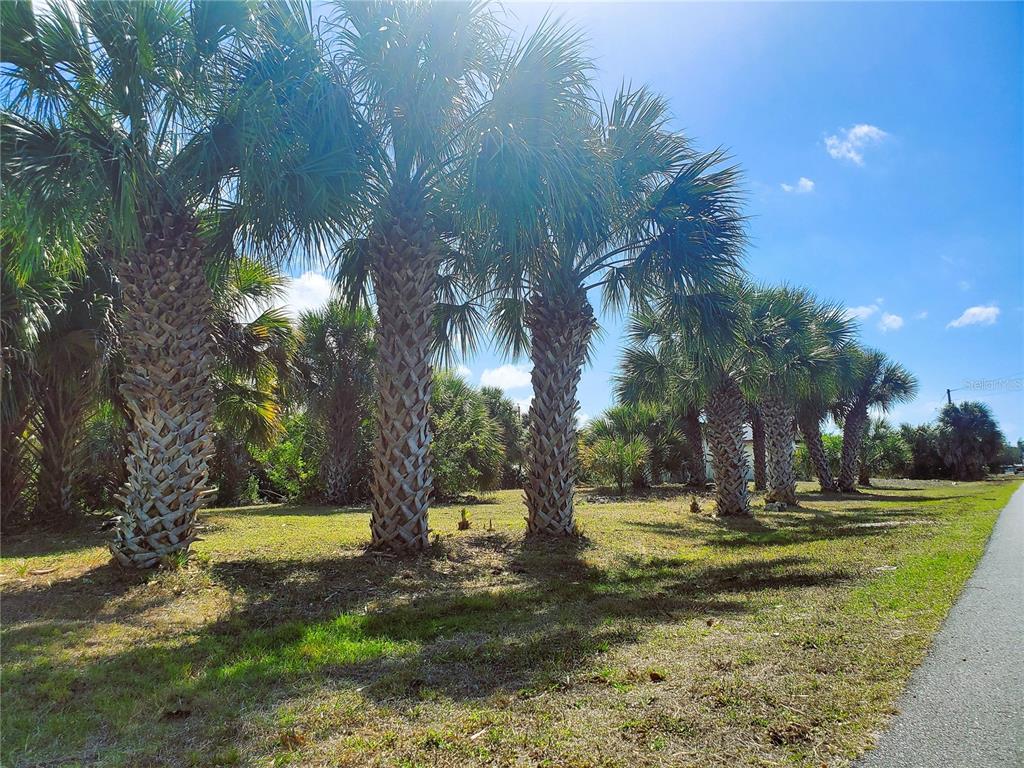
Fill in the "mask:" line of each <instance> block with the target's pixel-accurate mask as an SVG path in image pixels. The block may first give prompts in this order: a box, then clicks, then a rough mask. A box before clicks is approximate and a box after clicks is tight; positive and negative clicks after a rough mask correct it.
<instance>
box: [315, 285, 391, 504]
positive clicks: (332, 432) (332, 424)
mask: <svg viewBox="0 0 1024 768" xmlns="http://www.w3.org/2000/svg"><path fill="white" fill-rule="evenodd" d="M299 331H300V333H301V334H302V345H301V347H300V351H299V369H300V375H301V381H302V384H303V390H304V393H305V396H306V403H307V404H308V406H309V408H310V410H311V412H312V413H313V414H314V415H315V416H316V417H317V418H318V419H320V420H322V422H323V424H324V432H325V436H326V450H325V451H324V455H323V457H322V460H321V465H320V472H321V478H322V480H323V483H324V495H325V498H326V500H327V501H328V502H329V503H331V504H339V505H343V504H349V503H351V502H352V501H353V500H354V497H353V491H354V485H355V483H354V481H355V478H354V472H355V470H356V461H357V448H358V445H357V442H358V433H359V424H360V422H361V421H362V420H363V418H364V417H365V414H366V409H367V401H368V399H369V397H370V395H371V393H372V391H373V387H374V358H375V355H376V347H375V344H374V322H373V315H372V314H371V312H370V311H369V310H368V309H365V308H356V309H350V308H348V307H347V306H345V305H344V304H343V303H342V302H341V301H339V300H337V299H335V300H332V301H330V302H328V303H327V304H326V305H325V306H324V307H322V308H321V309H319V310H315V311H312V312H306V313H304V314H302V315H301V316H300V318H299Z"/></svg>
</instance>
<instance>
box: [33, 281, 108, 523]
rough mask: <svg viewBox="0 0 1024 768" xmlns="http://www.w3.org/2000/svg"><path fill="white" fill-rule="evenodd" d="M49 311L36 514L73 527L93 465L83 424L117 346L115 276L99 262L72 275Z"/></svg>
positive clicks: (42, 340)
mask: <svg viewBox="0 0 1024 768" xmlns="http://www.w3.org/2000/svg"><path fill="white" fill-rule="evenodd" d="M47 315H48V320H47V323H46V329H45V331H44V332H43V333H42V334H41V335H40V337H39V341H38V349H37V352H36V354H35V367H36V374H37V378H36V387H35V400H36V408H35V413H34V418H33V422H34V425H35V434H36V437H37V440H38V444H39V475H38V477H37V480H36V492H37V493H36V517H37V519H38V520H39V521H40V522H43V523H46V524H56V525H68V524H69V523H71V522H72V520H73V518H74V516H75V512H76V510H75V498H74V491H75V490H76V488H75V486H76V484H77V480H78V478H79V477H80V473H81V472H82V471H83V470H84V469H87V464H86V462H87V457H84V456H82V454H81V450H80V444H81V441H82V438H83V437H84V434H83V427H84V423H85V419H86V417H87V415H88V412H89V409H90V408H91V407H92V406H93V405H94V404H95V401H96V398H97V396H98V394H99V391H100V387H101V384H102V381H103V378H104V377H105V375H106V370H105V368H106V359H107V357H108V356H109V354H110V349H111V342H112V336H113V324H112V320H113V317H112V315H113V298H112V290H111V285H110V278H109V275H108V274H107V273H106V272H105V270H103V269H102V267H101V266H99V265H93V268H92V273H91V274H88V275H84V276H77V277H74V278H72V280H71V281H70V282H69V285H68V290H67V291H65V292H64V294H63V295H62V296H61V298H60V301H59V302H55V303H53V304H51V305H50V306H48V307H47Z"/></svg>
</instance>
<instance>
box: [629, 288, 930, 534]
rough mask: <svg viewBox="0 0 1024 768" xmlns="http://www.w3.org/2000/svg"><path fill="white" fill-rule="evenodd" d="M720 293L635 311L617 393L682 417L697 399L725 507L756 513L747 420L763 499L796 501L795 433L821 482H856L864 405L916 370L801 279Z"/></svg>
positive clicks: (898, 397)
mask: <svg viewBox="0 0 1024 768" xmlns="http://www.w3.org/2000/svg"><path fill="white" fill-rule="evenodd" d="M715 304H716V305H717V306H714V307H712V306H711V305H710V304H709V303H704V304H701V305H696V306H692V307H685V308H684V309H683V310H682V311H681V312H680V311H678V310H677V309H676V308H674V307H673V308H670V309H669V310H668V311H642V312H635V313H634V314H633V317H632V319H631V323H630V329H629V334H630V345H629V346H628V348H627V349H626V350H625V353H624V356H623V360H622V368H621V372H620V374H619V375H618V377H617V390H618V395H619V397H620V399H621V400H622V401H624V403H626V404H640V403H657V404H660V406H661V407H662V408H663V409H665V410H666V412H668V413H674V414H679V415H680V416H679V417H678V418H679V421H680V423H683V422H684V420H685V419H686V416H684V414H692V413H694V412H696V411H703V413H704V414H705V424H704V426H705V434H704V437H705V439H706V441H707V444H708V448H709V449H710V453H711V457H712V469H713V473H714V478H715V486H716V502H717V511H718V514H720V515H749V514H751V507H750V498H749V493H748V485H747V477H748V472H749V469H750V468H749V465H748V462H749V460H748V455H747V451H746V449H745V442H746V439H745V438H746V429H747V425H748V424H749V425H750V428H751V433H752V437H753V458H754V463H755V467H754V473H753V474H754V487H755V489H756V490H764V492H765V500H766V501H767V502H769V503H781V504H795V503H796V472H795V467H794V451H795V446H796V441H797V439H798V437H802V439H803V441H804V442H805V444H806V446H807V450H808V453H809V456H810V459H811V464H812V467H813V469H814V472H815V475H816V476H817V479H818V482H819V484H820V486H821V490H822V491H824V492H836V491H842V492H852V491H854V490H855V485H856V483H857V480H858V479H859V475H858V472H857V469H858V465H859V458H860V456H861V446H862V444H863V436H864V427H865V425H866V423H867V421H868V414H869V410H871V409H875V410H881V411H886V410H888V409H889V408H890V407H891V406H892V405H893V404H895V403H897V402H901V401H905V400H907V399H910V398H912V397H913V396H914V394H915V393H916V388H917V383H916V380H915V379H914V377H913V375H912V374H910V373H909V372H908V371H907V370H905V369H904V368H903V367H902V366H900V365H899V364H898V363H895V362H893V361H890V360H888V359H887V358H886V357H885V355H884V354H882V353H881V352H878V351H875V350H868V349H864V348H863V347H861V346H860V345H858V344H857V343H856V325H855V323H854V322H853V321H852V320H851V319H850V317H849V315H848V314H847V313H846V312H845V311H844V309H843V308H842V307H841V306H839V305H836V304H832V303H829V302H823V301H821V300H819V299H817V298H816V297H815V296H814V295H813V294H812V293H811V292H809V291H808V290H806V289H802V288H794V287H791V286H763V285H755V284H752V283H750V282H749V281H746V280H743V279H738V280H736V281H735V282H733V283H732V284H731V286H730V287H729V288H728V290H727V291H726V292H724V293H723V294H722V295H720V296H718V297H716V298H715ZM829 416H831V417H832V418H834V419H835V421H836V422H837V423H838V424H840V425H842V427H843V453H842V456H843V460H842V463H841V470H840V473H839V476H838V478H836V477H833V475H832V472H831V470H830V468H829V463H828V460H827V458H826V455H825V450H824V447H823V445H822V431H821V430H822V424H823V422H824V421H825V419H826V418H827V417H829ZM699 439H700V437H699V433H698V434H697V436H696V437H693V438H690V442H695V441H698V440H699ZM698 444H699V443H698ZM758 465H760V466H758ZM691 476H692V473H691ZM700 479H701V478H700V477H698V478H697V480H698V482H700Z"/></svg>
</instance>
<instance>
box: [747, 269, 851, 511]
mask: <svg viewBox="0 0 1024 768" xmlns="http://www.w3.org/2000/svg"><path fill="white" fill-rule="evenodd" d="M749 302H750V324H749V326H748V331H749V335H748V337H747V339H746V345H747V347H748V348H749V350H750V352H751V353H752V355H753V356H754V357H753V358H752V360H751V362H752V365H753V366H754V369H755V371H756V374H755V375H756V379H757V389H758V393H759V398H758V406H759V407H758V410H759V411H760V413H761V417H762V418H763V420H764V426H765V443H766V455H767V466H766V470H767V471H766V480H767V484H766V490H765V500H766V501H768V502H781V503H783V504H796V503H797V499H796V472H795V467H794V449H795V436H796V435H795V430H796V415H795V410H796V406H797V403H798V402H799V396H800V394H801V393H806V392H809V391H811V390H812V389H814V388H815V387H816V386H817V381H818V378H819V376H821V375H822V374H823V373H824V372H825V371H826V370H827V369H828V366H829V365H830V364H831V363H832V361H833V360H834V358H835V354H836V350H837V349H841V348H842V347H844V346H845V345H847V344H848V343H849V341H850V339H851V337H852V334H853V331H854V326H853V324H852V323H851V322H850V321H849V320H848V319H847V318H846V316H845V314H844V312H843V310H842V308H841V307H839V306H838V305H833V304H822V303H820V302H818V301H817V300H816V299H815V298H814V296H812V295H811V294H810V293H809V292H808V291H807V290H805V289H799V288H792V287H789V286H780V287H768V288H759V289H755V290H754V291H752V292H751V293H750V297H749Z"/></svg>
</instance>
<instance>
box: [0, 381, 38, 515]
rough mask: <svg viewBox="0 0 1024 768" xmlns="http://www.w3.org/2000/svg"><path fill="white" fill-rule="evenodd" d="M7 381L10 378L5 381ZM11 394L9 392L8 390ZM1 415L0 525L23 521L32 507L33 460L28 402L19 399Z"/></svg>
mask: <svg viewBox="0 0 1024 768" xmlns="http://www.w3.org/2000/svg"><path fill="white" fill-rule="evenodd" d="M4 384H7V382H4ZM5 394H9V393H5ZM4 417H5V418H3V419H0V525H2V526H6V525H9V524H11V523H13V522H16V521H19V520H21V519H23V518H24V517H25V516H26V513H27V512H28V511H29V510H28V508H29V493H28V491H29V485H30V483H29V481H30V479H31V464H32V462H31V461H30V457H29V445H28V440H27V439H26V437H25V433H26V430H27V429H28V424H29V420H30V413H29V407H28V403H27V402H24V403H18V404H17V407H16V408H15V407H12V408H11V409H10V413H9V414H8V413H5V414H4Z"/></svg>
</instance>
